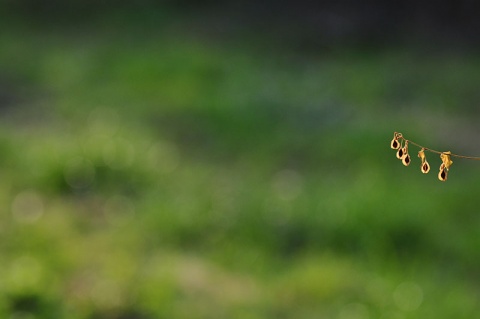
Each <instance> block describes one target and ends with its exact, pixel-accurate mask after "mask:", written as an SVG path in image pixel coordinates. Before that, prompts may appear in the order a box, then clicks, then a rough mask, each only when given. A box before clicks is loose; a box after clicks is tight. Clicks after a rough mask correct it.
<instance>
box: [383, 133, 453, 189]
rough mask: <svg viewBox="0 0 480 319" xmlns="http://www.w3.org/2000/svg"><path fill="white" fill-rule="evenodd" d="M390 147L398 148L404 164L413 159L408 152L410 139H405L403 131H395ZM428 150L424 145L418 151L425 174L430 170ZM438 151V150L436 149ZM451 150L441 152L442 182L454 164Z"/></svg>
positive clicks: (440, 173) (440, 170)
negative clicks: (426, 153)
mask: <svg viewBox="0 0 480 319" xmlns="http://www.w3.org/2000/svg"><path fill="white" fill-rule="evenodd" d="M390 148H392V149H394V150H397V158H398V159H399V160H401V161H402V164H403V165H405V166H408V165H410V162H411V159H410V154H408V140H407V139H405V138H404V137H403V135H402V133H397V132H395V133H393V139H392V141H391V142H390ZM426 150H428V149H426V148H425V147H422V148H421V149H420V151H419V152H418V157H419V158H420V160H421V165H420V170H421V172H422V173H423V174H427V173H428V172H430V164H428V161H427V156H426V155H425V151H426ZM434 152H436V151H434ZM450 155H451V152H441V153H440V159H441V160H442V164H441V165H440V169H439V172H438V179H439V180H441V181H442V182H445V181H446V180H447V177H448V171H449V169H450V166H452V164H453V161H452V160H451V159H450Z"/></svg>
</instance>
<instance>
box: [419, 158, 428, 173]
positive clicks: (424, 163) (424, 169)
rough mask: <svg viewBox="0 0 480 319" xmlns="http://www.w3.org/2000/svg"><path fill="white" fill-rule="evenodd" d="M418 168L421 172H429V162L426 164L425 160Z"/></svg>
mask: <svg viewBox="0 0 480 319" xmlns="http://www.w3.org/2000/svg"><path fill="white" fill-rule="evenodd" d="M420 169H421V171H422V173H423V174H427V173H428V172H430V164H428V162H427V161H426V160H425V161H424V162H423V163H422V165H421V166H420Z"/></svg>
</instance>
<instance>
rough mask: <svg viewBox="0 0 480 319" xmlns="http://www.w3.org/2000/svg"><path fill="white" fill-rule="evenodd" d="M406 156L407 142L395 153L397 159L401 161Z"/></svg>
mask: <svg viewBox="0 0 480 319" xmlns="http://www.w3.org/2000/svg"><path fill="white" fill-rule="evenodd" d="M407 155H408V141H405V144H404V145H403V147H401V148H399V149H398V151H397V158H398V159H401V160H403V158H404V157H405V156H407Z"/></svg>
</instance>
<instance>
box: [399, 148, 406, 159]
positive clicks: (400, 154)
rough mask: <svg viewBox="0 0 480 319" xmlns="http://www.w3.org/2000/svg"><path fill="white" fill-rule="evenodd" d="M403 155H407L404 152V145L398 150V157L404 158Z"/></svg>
mask: <svg viewBox="0 0 480 319" xmlns="http://www.w3.org/2000/svg"><path fill="white" fill-rule="evenodd" d="M403 155H405V153H404V152H403V147H402V148H399V149H398V151H397V158H398V159H402V158H403Z"/></svg>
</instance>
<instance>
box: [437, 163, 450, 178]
mask: <svg viewBox="0 0 480 319" xmlns="http://www.w3.org/2000/svg"><path fill="white" fill-rule="evenodd" d="M447 177H448V169H447V168H446V167H445V165H443V164H442V165H440V170H439V172H438V179H439V180H441V181H442V182H445V181H446V180H447Z"/></svg>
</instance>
